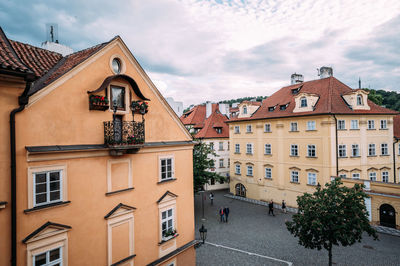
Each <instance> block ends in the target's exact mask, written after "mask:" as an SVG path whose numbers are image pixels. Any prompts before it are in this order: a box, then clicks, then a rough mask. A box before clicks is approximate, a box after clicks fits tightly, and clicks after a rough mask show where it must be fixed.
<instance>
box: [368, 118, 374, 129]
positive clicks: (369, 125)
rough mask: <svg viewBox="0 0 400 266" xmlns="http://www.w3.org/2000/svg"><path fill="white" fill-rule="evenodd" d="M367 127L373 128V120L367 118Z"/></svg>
mask: <svg viewBox="0 0 400 266" xmlns="http://www.w3.org/2000/svg"><path fill="white" fill-rule="evenodd" d="M368 129H375V121H374V120H368Z"/></svg>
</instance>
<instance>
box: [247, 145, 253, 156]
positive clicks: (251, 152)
mask: <svg viewBox="0 0 400 266" xmlns="http://www.w3.org/2000/svg"><path fill="white" fill-rule="evenodd" d="M246 153H247V154H253V144H252V143H247V144H246Z"/></svg>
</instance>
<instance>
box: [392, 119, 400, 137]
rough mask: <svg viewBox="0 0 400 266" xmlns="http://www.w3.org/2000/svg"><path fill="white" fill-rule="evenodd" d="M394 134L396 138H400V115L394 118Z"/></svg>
mask: <svg viewBox="0 0 400 266" xmlns="http://www.w3.org/2000/svg"><path fill="white" fill-rule="evenodd" d="M393 135H394V137H395V138H396V139H400V115H396V116H395V117H394V118H393Z"/></svg>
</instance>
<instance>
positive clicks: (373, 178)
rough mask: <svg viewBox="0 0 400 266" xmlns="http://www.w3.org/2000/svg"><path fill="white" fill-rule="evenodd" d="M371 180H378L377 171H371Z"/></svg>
mask: <svg viewBox="0 0 400 266" xmlns="http://www.w3.org/2000/svg"><path fill="white" fill-rule="evenodd" d="M369 180H371V181H376V172H369Z"/></svg>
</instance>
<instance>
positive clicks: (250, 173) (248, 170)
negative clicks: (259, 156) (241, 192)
mask: <svg viewBox="0 0 400 266" xmlns="http://www.w3.org/2000/svg"><path fill="white" fill-rule="evenodd" d="M247 175H248V176H253V166H252V165H248V166H247Z"/></svg>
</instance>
